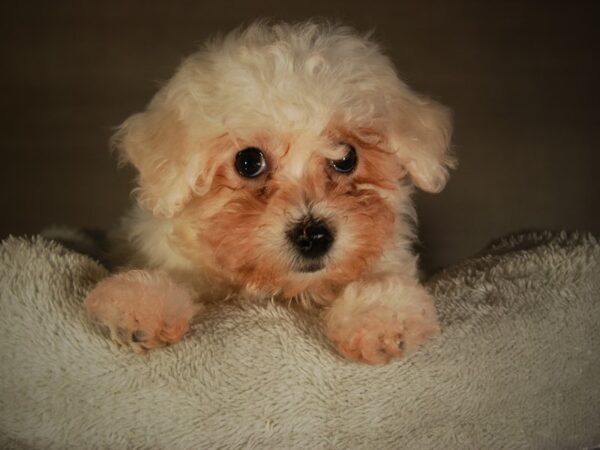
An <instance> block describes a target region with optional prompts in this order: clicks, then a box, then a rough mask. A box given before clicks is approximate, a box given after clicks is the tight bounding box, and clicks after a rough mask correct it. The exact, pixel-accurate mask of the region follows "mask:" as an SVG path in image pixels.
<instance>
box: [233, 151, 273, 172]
mask: <svg viewBox="0 0 600 450" xmlns="http://www.w3.org/2000/svg"><path fill="white" fill-rule="evenodd" d="M235 169H236V170H237V171H238V173H239V174H240V175H241V176H243V177H245V178H254V177H257V176H259V175H260V174H261V173H263V172H264V171H265V170H267V161H266V160H265V156H264V155H263V152H262V151H261V149H259V148H256V147H248V148H245V149H243V150H240V151H239V152H237V155H235Z"/></svg>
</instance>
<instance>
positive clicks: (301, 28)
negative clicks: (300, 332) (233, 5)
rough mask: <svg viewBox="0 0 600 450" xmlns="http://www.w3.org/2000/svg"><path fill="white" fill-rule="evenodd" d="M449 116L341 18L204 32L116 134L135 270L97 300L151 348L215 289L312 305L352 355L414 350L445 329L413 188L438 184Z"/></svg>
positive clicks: (98, 312) (97, 308)
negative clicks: (420, 257) (415, 247)
mask: <svg viewBox="0 0 600 450" xmlns="http://www.w3.org/2000/svg"><path fill="white" fill-rule="evenodd" d="M450 122H451V121H450V116H449V113H448V111H447V110H446V109H445V108H444V107H442V106H441V105H439V104H437V103H435V102H433V101H431V100H429V99H426V98H424V97H422V96H420V95H418V94H416V93H415V92H413V91H411V90H410V89H409V88H408V87H407V86H406V84H404V83H403V82H402V81H401V80H400V79H399V78H398V76H397V75H396V72H395V70H394V67H393V65H392V63H391V62H390V60H389V59H388V58H387V57H386V56H384V55H383V54H382V53H381V51H380V49H379V47H378V46H377V45H376V44H375V43H374V42H372V41H371V40H370V39H369V37H368V36H363V35H359V34H357V33H355V32H354V31H353V30H351V29H349V28H347V27H341V26H333V25H330V24H323V23H313V22H308V23H301V24H295V25H289V24H284V23H282V24H277V25H268V24H264V23H256V24H253V25H250V26H249V27H247V28H245V29H241V30H237V31H233V32H232V33H230V34H228V35H226V36H224V37H221V38H216V39H214V40H211V41H210V42H208V43H207V44H206V45H204V47H203V48H202V49H201V50H200V51H198V52H197V53H195V54H193V55H192V56H190V57H189V58H187V59H186V60H185V61H184V62H183V63H182V64H181V66H180V67H179V69H178V70H177V72H176V74H175V75H174V76H173V78H172V79H171V80H170V81H168V83H166V85H165V86H164V87H163V88H162V89H161V90H160V91H159V92H158V93H157V94H156V96H155V97H154V98H153V99H152V101H151V102H150V104H149V105H148V107H147V108H146V110H145V111H143V112H141V113H139V114H135V115H133V116H132V117H130V118H129V119H127V120H126V121H125V123H124V124H123V125H122V126H121V127H120V129H119V131H118V132H117V134H116V136H115V139H114V143H115V145H116V148H117V149H118V150H119V152H120V155H121V157H122V159H123V161H125V162H127V163H131V164H132V165H133V166H134V167H135V168H136V169H137V172H138V179H137V182H138V187H137V189H136V190H135V193H136V197H137V203H138V206H137V208H136V209H135V210H134V211H132V213H131V214H130V215H129V217H128V218H126V219H125V221H124V224H123V227H122V230H121V238H120V248H121V253H122V254H124V255H125V256H126V262H125V263H124V264H126V266H127V267H129V268H130V270H127V271H122V272H120V273H117V274H115V275H113V276H111V277H109V278H107V279H105V280H104V281H102V282H100V283H99V284H98V285H97V286H96V288H95V289H94V290H93V291H92V292H91V293H90V294H89V296H88V297H87V299H86V302H85V304H86V307H87V309H88V311H89V312H90V314H91V315H92V317H93V318H95V320H97V321H98V322H100V323H101V324H103V325H105V326H107V327H108V328H109V329H110V330H111V336H112V337H113V339H115V340H116V341H118V342H120V343H121V344H124V345H127V346H130V347H132V348H133V349H134V350H137V351H144V350H146V349H150V348H153V347H157V346H160V345H164V344H166V343H173V342H176V341H178V340H179V339H181V338H182V337H183V335H184V334H185V332H186V331H187V329H188V326H189V323H190V321H191V320H192V318H193V317H194V316H198V315H201V314H202V311H203V306H202V305H203V304H206V302H207V301H215V300H219V299H224V298H226V297H228V296H231V295H236V296H240V297H242V298H245V299H248V300H251V299H253V298H264V297H275V298H282V299H297V300H299V301H301V302H302V303H304V304H312V305H317V306H320V308H321V311H322V320H323V323H324V326H325V328H326V331H327V334H328V336H329V337H330V338H331V340H332V341H333V342H334V344H335V346H336V347H337V349H338V350H339V352H340V353H341V354H342V355H344V356H345V357H347V358H350V359H354V360H360V361H365V362H368V363H373V364H376V363H383V362H386V361H388V360H389V359H390V358H392V357H397V356H402V355H403V354H406V353H409V352H410V351H411V350H413V349H414V348H415V347H416V346H417V345H418V344H420V343H421V342H422V341H423V340H424V339H425V338H426V337H428V336H430V335H431V334H433V333H435V332H436V331H438V329H439V328H438V323H437V320H436V312H435V308H434V305H433V302H432V299H431V297H430V295H429V294H428V293H427V291H426V290H425V289H424V288H423V287H422V286H421V284H419V281H418V278H417V258H416V256H415V255H413V254H412V253H411V241H412V240H413V238H414V234H413V229H412V223H413V222H414V210H413V206H412V203H411V200H410V194H411V191H412V185H413V184H414V185H416V186H418V187H419V188H421V189H424V190H425V191H429V192H438V191H440V190H441V189H442V188H443V187H444V185H445V183H446V180H447V177H448V172H447V168H448V167H449V166H450V165H451V162H452V161H451V159H450V158H449V156H448V153H447V149H448V144H449V139H450V134H451V123H450Z"/></svg>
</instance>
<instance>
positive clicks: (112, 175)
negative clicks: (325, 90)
mask: <svg viewBox="0 0 600 450" xmlns="http://www.w3.org/2000/svg"><path fill="white" fill-rule="evenodd" d="M595 9H597V8H594V5H593V2H581V1H570V2H560V3H558V2H556V3H555V2H523V1H515V2H509V1H506V2H485V1H474V2H467V1H446V2H441V1H440V2H427V1H413V2H402V1H391V0H386V1H383V0H369V1H342V0H332V1H326V0H294V1H288V0H254V1H247V2H239V3H233V2H227V1H221V2H218V1H217V2H214V1H213V2H208V1H96V2H92V1H88V2H81V1H77V2H75V1H73V2H57V1H46V2H37V3H35V2H34V3H32V2H29V3H25V2H3V4H2V6H0V16H1V18H0V29H1V30H0V33H2V41H1V51H2V68H1V71H0V81H1V82H0V86H2V108H1V110H0V114H1V115H2V117H1V120H0V123H1V124H2V125H1V126H2V129H1V132H2V139H1V140H0V142H1V144H0V145H1V147H0V151H1V156H2V164H1V165H0V167H1V169H0V170H1V173H0V192H1V194H0V211H1V214H2V219H1V221H0V237H3V236H5V235H7V234H8V233H13V234H23V233H35V232H37V231H39V230H40V229H41V228H43V227H44V226H46V225H49V224H53V223H56V224H72V225H79V226H94V227H108V226H110V225H111V224H114V223H115V221H116V220H117V218H118V216H119V215H120V214H121V213H122V212H123V210H124V209H125V208H126V207H127V204H128V202H129V201H130V198H129V195H128V192H129V190H130V188H131V186H130V181H129V180H130V178H131V173H130V172H129V171H128V170H121V171H117V170H116V169H115V160H114V157H113V156H111V155H110V154H109V152H108V150H107V141H108V138H109V136H110V134H111V127H113V126H115V125H117V124H119V123H120V122H121V121H122V120H123V119H125V118H126V117H127V116H128V115H129V114H131V113H133V112H136V111H138V110H140V109H141V108H142V107H143V106H144V104H145V103H146V102H147V101H148V100H149V99H150V97H151V95H152V94H153V93H154V92H155V91H156V88H157V86H158V85H159V83H160V82H161V81H162V80H165V79H167V78H168V77H169V76H170V74H171V73H172V71H173V70H174V68H175V66H176V65H177V63H178V62H179V61H180V60H181V58H182V57H183V56H185V55H186V54H188V53H190V52H192V51H193V50H194V48H195V47H196V46H197V44H198V43H199V42H201V41H203V40H204V39H205V38H206V37H207V36H209V35H211V34H213V33H214V32H216V31H219V30H221V31H226V30H229V29H231V28H233V27H236V26H238V25H240V24H242V23H247V22H248V21H251V20H252V19H254V18H257V17H265V16H267V17H272V18H275V19H285V20H299V19H305V18H309V17H314V16H320V17H327V18H334V19H340V20H342V21H343V22H346V23H349V24H351V25H354V26H355V27H357V28H359V29H361V30H365V29H371V28H374V29H375V30H376V36H377V38H378V40H379V41H380V42H382V43H383V44H384V46H385V48H386V49H387V51H388V53H389V54H390V55H391V56H392V58H393V60H394V61H395V63H396V64H397V66H398V68H399V71H400V73H401V74H402V76H403V77H404V78H405V79H406V81H408V82H409V84H411V85H412V86H413V87H415V88H416V89H417V90H419V91H422V92H425V93H428V94H430V95H431V96H433V97H435V98H437V99H438V100H440V101H442V102H443V103H445V104H447V105H449V106H450V107H451V108H452V109H453V110H454V113H455V125H456V131H455V138H454V148H455V151H456V153H457V154H458V156H459V159H460V166H459V168H458V170H456V171H455V172H454V173H453V177H452V178H451V181H450V184H449V185H448V187H447V189H446V190H445V191H444V192H443V193H442V194H439V195H428V194H419V195H418V196H417V202H418V210H419V215H420V218H421V234H422V242H423V248H422V251H423V254H424V261H425V264H426V266H428V267H430V268H431V267H438V266H441V265H446V264H448V263H452V262H455V261H457V260H460V259H461V258H465V257H467V256H469V255H471V254H473V253H474V252H476V251H477V250H478V249H480V248H481V247H482V246H483V245H484V244H486V243H487V242H488V241H489V240H490V239H491V238H494V237H498V236H500V235H502V234H504V233H507V232H509V231H515V230H520V229H525V228H527V229H528V228H551V229H561V228H566V229H587V230H592V231H596V232H600V207H599V206H600V205H599V200H598V198H599V195H600V173H599V170H598V168H599V166H600V152H599V149H598V144H597V142H598V134H599V128H600V127H599V126H598V125H599V114H598V111H599V109H600V105H599V103H600V95H599V89H598V82H599V80H600V77H599V66H600V65H599V62H598V58H599V52H598V50H599V45H598V42H600V33H599V32H598V28H599V25H598V24H599V23H600V21H599V16H598V14H597V13H596V12H595Z"/></svg>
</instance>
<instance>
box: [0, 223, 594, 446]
mask: <svg viewBox="0 0 600 450" xmlns="http://www.w3.org/2000/svg"><path fill="white" fill-rule="evenodd" d="M106 275H107V272H106V270H105V269H104V268H102V267H101V266H100V265H98V264H97V263H95V262H94V261H93V260H91V259H90V258H88V257H86V256H83V255H80V254H77V253H74V252H71V251H68V250H66V249H65V248H63V247H61V246H59V245H57V244H53V243H49V242H48V241H45V240H44V239H42V238H34V239H31V240H26V239H16V238H9V239H8V240H6V241H4V242H3V243H2V245H1V246H0V448H3V449H6V448H14V449H46V448H51V449H86V448H98V449H169V450H174V449H204V448H211V449H212V448H227V449H229V448H267V449H291V448H297V449H334V448H335V449H338V448H339V449H355V448H356V449H369V450H373V449H401V448H405V449H411V450H413V449H500V448H506V449H520V448H531V449H545V450H548V449H561V450H563V449H581V448H585V447H592V446H594V445H598V444H600V244H599V242H598V240H597V239H595V238H594V237H592V236H589V235H583V234H571V235H567V234H565V233H562V234H559V235H552V234H549V233H541V234H529V235H517V236H513V237H512V238H507V239H504V240H501V241H499V242H497V243H496V244H494V245H492V246H491V247H490V248H489V249H488V250H486V252H485V254H482V255H480V256H478V257H475V258H473V259H471V260H468V261H466V262H464V263H462V264H460V265H457V266H455V267H453V268H451V269H449V270H447V271H445V272H443V273H441V274H439V275H438V276H436V277H434V278H433V279H432V280H430V281H429V282H428V287H429V288H430V289H431V291H432V292H433V293H434V294H435V296H436V298H437V303H438V308H439V311H440V316H441V319H442V322H443V324H444V330H443V333H442V334H441V335H439V336H437V337H436V338H434V339H432V340H431V341H429V342H428V343H427V344H426V345H425V346H424V347H422V348H421V350H420V351H418V352H417V353H416V354H415V355H413V356H412V357H411V358H409V359H408V360H406V361H397V362H394V363H392V364H389V365H386V366H383V367H369V366H365V365H360V364H355V363H351V362H347V361H344V360H342V359H341V358H339V357H338V356H337V355H336V354H335V353H334V351H333V350H332V348H331V347H330V345H329V343H328V342H327V340H326V339H325V338H324V337H323V335H322V334H321V331H320V326H319V324H318V323H317V322H316V320H315V319H313V318H311V317H310V316H307V315H305V314H303V313H299V312H294V311H292V310H290V309H289V308H287V307H285V306H282V305H278V304H270V303H267V304H264V305H238V304H235V303H229V304H227V305H225V306H224V307H223V308H221V309H220V310H218V311H217V310H215V311H212V312H211V313H210V315H209V317H206V319H205V320H203V321H202V322H200V323H198V324H197V325H195V326H194V328H193V330H192V332H191V333H190V336H189V337H187V338H186V339H185V341H184V342H182V343H180V344H177V345H175V346H173V347H170V348H166V349H163V350H158V351H153V352H150V353H149V354H147V355H145V356H140V355H137V354H133V353H130V352H128V351H123V350H121V349H119V348H118V347H117V346H115V345H114V344H113V343H111V342H110V341H109V340H108V339H106V338H105V337H104V336H103V335H102V333H101V332H100V330H99V329H98V328H97V327H96V326H95V325H93V324H91V323H90V322H89V320H88V319H87V317H86V316H85V314H84V311H83V309H82V306H81V301H82V299H83V298H84V296H85V295H86V292H87V291H88V290H89V289H90V288H91V287H92V286H93V285H94V283H95V282H97V281H98V280H99V279H101V278H102V277H104V276H106Z"/></svg>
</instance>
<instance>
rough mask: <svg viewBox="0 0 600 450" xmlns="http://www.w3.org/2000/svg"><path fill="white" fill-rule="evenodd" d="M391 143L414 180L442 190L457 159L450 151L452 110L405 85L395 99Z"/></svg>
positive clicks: (430, 187)
mask: <svg viewBox="0 0 600 450" xmlns="http://www.w3.org/2000/svg"><path fill="white" fill-rule="evenodd" d="M391 109H392V111H391V116H392V123H391V125H390V130H389V134H388V139H389V144H390V146H391V147H392V149H393V151H394V152H395V153H396V154H397V155H398V157H399V159H400V163H401V164H402V165H403V166H404V168H405V169H406V170H407V171H408V173H409V175H410V178H411V180H412V182H413V183H414V184H415V185H416V186H418V187H419V188H421V189H423V190H424V191H427V192H440V191H441V190H442V189H443V188H444V186H445V185H446V181H447V180H448V169H450V168H452V167H454V165H455V161H454V159H453V158H452V156H451V155H450V153H449V145H450V137H451V135H452V116H451V113H450V110H449V109H448V108H446V107H444V106H442V105H440V104H439V103H437V102H435V101H433V100H430V99H427V98H424V97H421V96H419V95H418V94H415V93H414V92H412V91H410V90H409V89H408V87H406V86H405V85H402V86H401V89H399V92H398V94H397V95H396V96H395V98H394V99H393V100H391Z"/></svg>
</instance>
